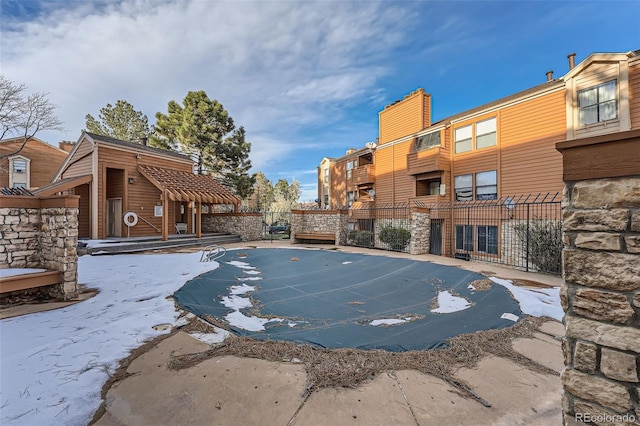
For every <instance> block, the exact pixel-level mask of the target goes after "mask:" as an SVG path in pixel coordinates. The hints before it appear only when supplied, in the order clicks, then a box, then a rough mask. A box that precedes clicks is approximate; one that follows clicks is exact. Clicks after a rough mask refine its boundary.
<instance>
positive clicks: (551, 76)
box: [547, 71, 553, 81]
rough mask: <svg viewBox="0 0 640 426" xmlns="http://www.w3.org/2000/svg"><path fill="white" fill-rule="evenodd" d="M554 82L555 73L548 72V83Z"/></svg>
mask: <svg viewBox="0 0 640 426" xmlns="http://www.w3.org/2000/svg"><path fill="white" fill-rule="evenodd" d="M551 80H553V71H547V81H551Z"/></svg>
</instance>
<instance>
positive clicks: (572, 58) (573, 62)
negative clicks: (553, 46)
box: [567, 53, 576, 71]
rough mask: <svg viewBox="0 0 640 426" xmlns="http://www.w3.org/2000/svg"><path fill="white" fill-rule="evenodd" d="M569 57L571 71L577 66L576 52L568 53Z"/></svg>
mask: <svg viewBox="0 0 640 426" xmlns="http://www.w3.org/2000/svg"><path fill="white" fill-rule="evenodd" d="M567 58H568V59H569V71H571V70H572V69H574V68H575V66H576V54H575V53H569V54H568V55H567Z"/></svg>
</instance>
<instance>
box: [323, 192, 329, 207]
mask: <svg viewBox="0 0 640 426" xmlns="http://www.w3.org/2000/svg"><path fill="white" fill-rule="evenodd" d="M324 207H325V208H326V209H328V208H329V194H324Z"/></svg>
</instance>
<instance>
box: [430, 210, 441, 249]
mask: <svg viewBox="0 0 640 426" xmlns="http://www.w3.org/2000/svg"><path fill="white" fill-rule="evenodd" d="M429 253H431V254H437V255H442V219H432V220H431V232H430V234H429Z"/></svg>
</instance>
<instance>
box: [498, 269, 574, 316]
mask: <svg viewBox="0 0 640 426" xmlns="http://www.w3.org/2000/svg"><path fill="white" fill-rule="evenodd" d="M489 279H490V280H491V281H493V282H494V283H496V284H500V285H501V286H503V287H505V288H506V289H507V290H509V292H511V294H512V295H513V297H514V299H516V300H517V301H518V303H519V304H520V310H521V311H522V312H523V313H525V314H527V315H531V316H534V317H550V318H553V319H555V320H558V321H562V317H563V316H564V311H563V310H562V306H561V305H560V287H553V288H536V289H528V288H523V287H518V286H515V285H513V284H512V282H511V281H510V280H503V279H501V278H496V277H490V278H489Z"/></svg>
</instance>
